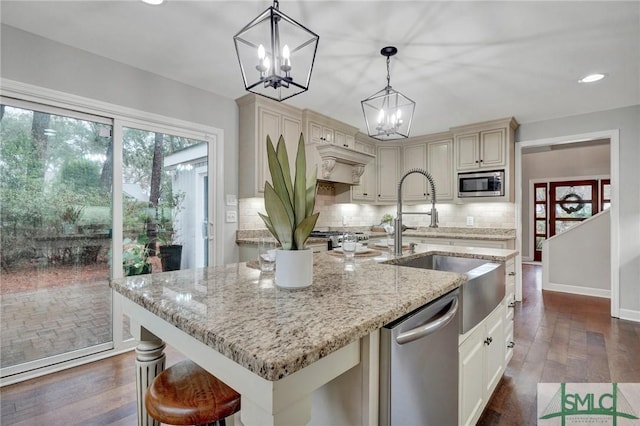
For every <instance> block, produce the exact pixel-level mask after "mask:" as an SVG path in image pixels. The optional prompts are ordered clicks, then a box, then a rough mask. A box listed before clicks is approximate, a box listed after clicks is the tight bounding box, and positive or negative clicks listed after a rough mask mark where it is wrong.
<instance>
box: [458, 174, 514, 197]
mask: <svg viewBox="0 0 640 426" xmlns="http://www.w3.org/2000/svg"><path fill="white" fill-rule="evenodd" d="M502 196H504V170H492V171H486V172H485V171H483V172H475V173H458V197H459V198H466V197H502Z"/></svg>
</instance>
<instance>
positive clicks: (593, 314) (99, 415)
mask: <svg viewBox="0 0 640 426" xmlns="http://www.w3.org/2000/svg"><path fill="white" fill-rule="evenodd" d="M540 274H541V271H540V267H537V266H531V265H524V266H523V299H524V300H523V303H522V304H518V306H517V307H516V314H515V340H516V347H515V349H514V356H513V359H512V361H511V363H510V364H509V366H508V368H507V371H506V373H505V375H504V377H503V378H502V380H501V382H500V384H499V385H498V388H497V389H496V392H495V393H494V396H493V398H492V399H491V401H490V402H489V405H488V407H487V409H486V410H485V412H484V414H483V416H482V418H481V419H480V422H479V424H481V425H535V424H536V388H537V384H538V382H553V383H556V382H640V362H639V361H638V356H639V355H638V354H640V324H638V323H633V322H629V321H620V320H616V319H613V318H611V317H610V316H609V300H608V299H599V298H593V297H585V296H574V295H568V294H562V293H551V292H544V293H542V292H541V291H540ZM134 357H135V355H134V354H133V353H128V354H124V355H120V356H116V357H112V358H109V359H107V360H103V361H98V362H95V363H92V364H88V365H85V366H81V367H77V368H73V369H70V370H66V371H63V372H60V373H55V374H51V375H49V376H45V377H41V378H38V379H34V380H30V381H26V382H23V383H19V384H16V385H11V386H5V387H3V388H2V389H0V399H1V402H2V412H1V417H0V424H2V425H4V426H8V425H25V426H26V425H29V426H31V425H43V424H46V425H53V426H55V425H61V426H62V425H64V426H67V425H91V426H98V425H118V426H130V425H131V426H133V425H135V424H136V401H135V375H134ZM167 358H168V360H167V363H168V364H172V363H174V362H176V361H178V360H179V359H181V358H182V356H181V355H180V354H179V353H178V352H176V351H175V350H171V349H168V350H167Z"/></svg>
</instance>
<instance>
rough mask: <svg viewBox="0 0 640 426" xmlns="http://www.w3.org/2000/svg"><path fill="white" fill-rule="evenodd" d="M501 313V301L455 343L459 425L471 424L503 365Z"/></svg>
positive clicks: (496, 380) (500, 375) (486, 399)
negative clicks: (456, 351)
mask: <svg viewBox="0 0 640 426" xmlns="http://www.w3.org/2000/svg"><path fill="white" fill-rule="evenodd" d="M504 325H505V313H504V305H503V304H502V303H501V304H499V305H498V307H497V308H496V309H495V310H494V311H493V312H492V313H491V314H489V316H487V318H485V320H484V321H483V322H482V323H480V324H478V326H476V328H474V329H473V330H471V331H469V332H468V333H467V334H466V335H464V336H461V339H463V340H462V341H461V343H460V346H459V359H460V367H459V386H460V387H459V400H458V401H459V405H458V410H459V412H458V418H459V422H460V425H465V426H466V425H475V424H476V422H477V421H478V419H479V418H480V415H481V414H482V410H483V409H484V407H485V406H486V404H487V402H488V401H489V398H490V397H491V394H492V393H493V391H494V389H495V388H496V385H497V384H498V382H499V381H500V378H501V377H502V373H503V372H504V368H505V363H504V362H505V345H504V344H503V343H504V339H505V338H504Z"/></svg>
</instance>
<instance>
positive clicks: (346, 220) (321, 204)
mask: <svg viewBox="0 0 640 426" xmlns="http://www.w3.org/2000/svg"><path fill="white" fill-rule="evenodd" d="M436 208H437V210H438V217H439V224H440V226H442V227H445V226H449V227H452V226H455V227H466V226H467V225H466V220H467V217H468V216H473V218H474V227H481V228H511V229H514V228H515V227H516V225H515V205H514V204H513V203H467V204H445V203H438V204H436ZM429 210H431V205H430V204H421V205H413V206H404V207H403V211H423V212H426V211H429ZM315 211H319V212H320V217H319V218H318V223H317V225H316V227H334V228H340V227H344V226H358V227H366V228H370V227H371V226H372V225H377V224H379V223H380V219H381V218H382V216H383V215H384V214H385V213H389V214H391V215H392V216H394V217H395V215H396V205H395V204H394V205H388V206H374V205H369V204H344V203H343V204H337V203H336V201H335V192H334V190H333V187H332V186H331V185H327V184H320V186H319V188H318V196H317V198H316V209H315ZM258 212H262V213H264V201H263V199H262V198H246V199H241V200H240V203H239V223H240V224H239V228H240V229H264V228H265V226H264V223H263V222H262V220H261V219H260V217H259V216H258V214H257V213H258ZM403 223H404V224H405V225H407V226H422V227H426V226H429V224H430V223H431V218H430V216H427V215H407V216H405V218H404V219H403Z"/></svg>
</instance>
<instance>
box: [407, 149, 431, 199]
mask: <svg viewBox="0 0 640 426" xmlns="http://www.w3.org/2000/svg"><path fill="white" fill-rule="evenodd" d="M402 151H403V152H402V157H403V165H402V170H403V173H406V172H408V171H409V170H411V169H422V170H427V144H426V143H425V142H422V143H417V144H411V145H405V146H404V147H403V150H402ZM428 187H429V181H428V180H427V179H426V178H425V177H424V176H422V175H421V174H418V173H415V174H412V175H409V176H407V177H406V178H405V180H404V183H403V186H402V191H403V193H402V201H404V202H416V201H419V202H426V201H427V188H428Z"/></svg>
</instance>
